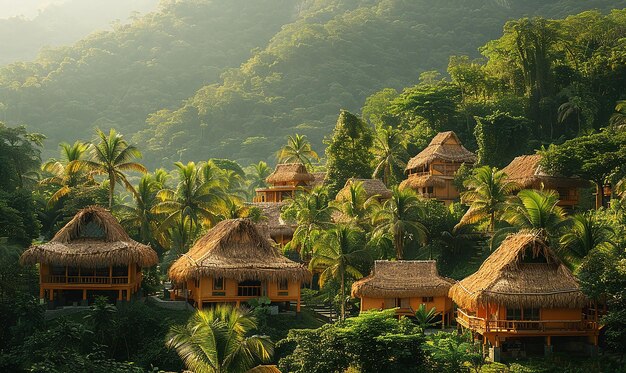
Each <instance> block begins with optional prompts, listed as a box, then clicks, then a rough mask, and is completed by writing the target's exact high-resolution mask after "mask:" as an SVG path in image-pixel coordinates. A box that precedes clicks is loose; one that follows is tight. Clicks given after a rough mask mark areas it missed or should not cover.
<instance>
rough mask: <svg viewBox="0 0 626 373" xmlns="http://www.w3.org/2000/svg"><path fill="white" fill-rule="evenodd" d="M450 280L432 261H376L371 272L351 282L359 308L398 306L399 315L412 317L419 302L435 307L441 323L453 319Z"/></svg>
mask: <svg viewBox="0 0 626 373" xmlns="http://www.w3.org/2000/svg"><path fill="white" fill-rule="evenodd" d="M453 284H454V281H453V280H450V279H447V278H444V277H441V276H439V273H438V272H437V264H436V262H435V261H434V260H398V261H388V260H377V261H375V262H374V269H373V270H372V273H371V274H370V275H369V276H367V277H364V278H362V279H360V280H358V281H356V282H355V283H354V284H352V296H353V297H355V298H360V299H361V311H367V310H371V309H390V308H398V309H397V310H396V313H397V314H398V315H399V316H402V315H405V316H413V315H415V311H416V310H417V309H418V308H419V306H420V305H422V304H424V305H425V306H426V308H427V309H428V310H430V309H431V308H432V307H435V310H436V311H437V312H438V313H439V314H440V316H441V320H442V326H443V325H449V323H450V319H451V318H452V316H453V314H452V300H451V299H450V298H448V291H449V290H450V287H451V286H452V285H453Z"/></svg>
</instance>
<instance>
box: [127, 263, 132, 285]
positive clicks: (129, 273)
mask: <svg viewBox="0 0 626 373" xmlns="http://www.w3.org/2000/svg"><path fill="white" fill-rule="evenodd" d="M131 275H132V273H131V267H130V264H128V280H126V283H127V284H130V282H131V281H130V276H131Z"/></svg>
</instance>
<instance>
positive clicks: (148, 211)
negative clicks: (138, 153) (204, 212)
mask: <svg viewBox="0 0 626 373" xmlns="http://www.w3.org/2000/svg"><path fill="white" fill-rule="evenodd" d="M168 177H169V175H168V174H167V172H166V171H165V170H164V169H157V170H156V171H155V172H154V174H150V173H148V174H145V175H143V176H142V177H141V179H140V180H139V184H138V185H137V188H135V193H134V194H133V197H134V203H133V204H132V205H125V204H121V205H118V206H117V211H119V212H120V214H121V215H122V216H123V218H122V221H121V222H122V225H124V226H125V227H127V228H131V229H137V231H138V232H139V237H140V240H141V242H143V243H149V242H150V241H151V239H152V237H155V236H156V235H157V233H156V231H157V222H158V219H157V216H156V214H154V213H153V211H152V209H153V208H154V206H156V204H157V201H158V200H157V193H158V192H159V191H160V190H161V189H164V188H165V182H166V180H167V178H168Z"/></svg>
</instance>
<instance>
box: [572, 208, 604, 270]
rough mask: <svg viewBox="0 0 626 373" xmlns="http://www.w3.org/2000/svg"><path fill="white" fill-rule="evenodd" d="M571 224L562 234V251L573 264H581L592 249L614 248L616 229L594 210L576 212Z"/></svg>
mask: <svg viewBox="0 0 626 373" xmlns="http://www.w3.org/2000/svg"><path fill="white" fill-rule="evenodd" d="M571 222H572V224H571V226H570V227H569V229H568V230H567V232H566V233H565V234H564V235H563V236H561V241H560V244H561V245H560V247H561V252H562V253H563V254H564V255H565V256H566V258H567V261H568V262H570V263H572V264H573V265H578V264H580V260H581V259H583V258H584V257H585V256H587V254H589V253H590V252H591V251H592V250H594V249H598V248H614V247H615V246H616V244H615V242H614V241H613V240H614V239H615V238H616V235H615V231H614V230H613V229H612V228H611V227H610V226H608V225H607V224H604V223H603V222H602V221H600V220H599V219H598V218H597V217H596V215H595V214H594V213H592V212H587V213H582V214H576V215H574V216H572V218H571Z"/></svg>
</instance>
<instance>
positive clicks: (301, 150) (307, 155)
mask: <svg viewBox="0 0 626 373" xmlns="http://www.w3.org/2000/svg"><path fill="white" fill-rule="evenodd" d="M276 158H278V162H280V163H302V164H303V165H306V166H311V165H312V162H311V161H312V160H315V161H319V156H318V155H317V153H316V152H315V151H314V150H313V149H312V148H311V143H310V142H309V140H307V138H306V136H305V135H298V134H296V135H295V136H289V137H288V138H287V145H285V146H283V147H282V148H281V149H280V150H279V151H278V152H277V153H276Z"/></svg>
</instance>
